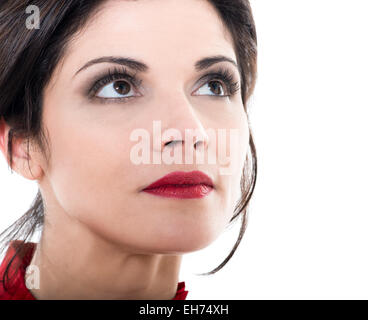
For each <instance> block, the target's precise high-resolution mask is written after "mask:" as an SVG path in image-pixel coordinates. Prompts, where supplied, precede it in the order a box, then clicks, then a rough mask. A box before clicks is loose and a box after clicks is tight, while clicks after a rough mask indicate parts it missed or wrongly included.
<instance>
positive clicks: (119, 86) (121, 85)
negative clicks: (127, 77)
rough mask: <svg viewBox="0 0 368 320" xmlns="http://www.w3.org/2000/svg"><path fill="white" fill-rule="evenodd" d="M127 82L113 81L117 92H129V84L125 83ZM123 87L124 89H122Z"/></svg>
mask: <svg viewBox="0 0 368 320" xmlns="http://www.w3.org/2000/svg"><path fill="white" fill-rule="evenodd" d="M126 84H127V82H125V81H117V82H115V83H114V89H115V90H116V91H117V92H118V93H119V94H122V95H124V94H127V93H128V92H129V84H128V85H126ZM124 89H125V90H124Z"/></svg>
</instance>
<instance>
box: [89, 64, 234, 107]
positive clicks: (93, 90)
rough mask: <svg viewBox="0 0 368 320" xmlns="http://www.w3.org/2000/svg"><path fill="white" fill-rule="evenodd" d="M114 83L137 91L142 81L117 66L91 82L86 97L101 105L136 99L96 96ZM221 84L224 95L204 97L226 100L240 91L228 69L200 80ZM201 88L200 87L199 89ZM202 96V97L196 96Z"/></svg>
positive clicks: (222, 68) (218, 70) (221, 68)
mask: <svg viewBox="0 0 368 320" xmlns="http://www.w3.org/2000/svg"><path fill="white" fill-rule="evenodd" d="M114 81H123V82H127V83H129V84H131V85H132V86H133V89H137V88H139V87H140V85H141V83H142V80H141V79H139V78H138V77H137V72H136V73H134V74H133V73H130V72H129V71H128V70H127V69H126V68H125V67H124V66H119V67H118V66H115V67H114V68H112V69H111V68H109V69H108V70H107V72H106V73H105V74H102V75H98V76H97V78H95V79H94V80H92V81H91V84H89V85H88V87H87V90H86V92H85V95H86V96H87V97H88V99H89V100H91V101H94V100H97V101H99V102H101V103H110V102H111V103H114V102H115V103H121V102H126V101H127V100H129V99H131V98H135V97H136V96H129V97H121V98H102V97H98V96H96V94H97V93H98V92H99V91H100V90H101V89H102V88H103V87H104V86H106V85H108V84H111V83H113V82H114ZM214 81H215V82H220V83H221V85H222V86H223V88H224V91H225V92H224V95H216V94H214V95H203V96H207V97H208V96H210V97H215V98H216V97H217V98H226V97H232V96H234V95H235V94H236V93H237V92H238V91H239V90H240V85H239V82H238V81H236V80H235V76H234V74H233V72H232V71H230V70H229V69H227V68H224V67H219V68H217V69H214V70H213V71H209V72H208V73H206V74H205V75H203V76H202V77H200V79H199V80H198V82H200V83H201V86H203V85H204V84H206V83H210V82H214ZM198 88H200V87H198ZM196 96H201V95H196Z"/></svg>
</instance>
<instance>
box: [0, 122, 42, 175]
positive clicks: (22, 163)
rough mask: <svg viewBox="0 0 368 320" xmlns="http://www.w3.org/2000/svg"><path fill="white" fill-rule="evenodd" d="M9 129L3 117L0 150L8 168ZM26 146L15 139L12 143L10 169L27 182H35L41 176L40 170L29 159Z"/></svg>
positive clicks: (0, 125) (0, 131)
mask: <svg viewBox="0 0 368 320" xmlns="http://www.w3.org/2000/svg"><path fill="white" fill-rule="evenodd" d="M9 130H10V127H9V125H7V124H6V122H5V120H4V118H3V117H1V118H0V149H1V152H2V153H3V155H4V157H5V159H6V160H7V163H8V164H9V166H11V164H10V159H9V157H8V134H9ZM26 149H27V144H26V143H25V142H24V141H23V140H21V139H17V138H13V141H12V160H13V163H12V166H11V167H12V169H13V170H14V171H16V172H17V173H18V174H20V175H22V176H23V177H24V178H26V179H29V180H37V179H39V178H40V177H41V175H42V172H43V171H42V168H41V167H40V166H39V165H38V164H37V163H35V161H33V159H31V158H30V156H29V154H28V152H27V151H26Z"/></svg>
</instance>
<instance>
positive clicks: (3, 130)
mask: <svg viewBox="0 0 368 320" xmlns="http://www.w3.org/2000/svg"><path fill="white" fill-rule="evenodd" d="M8 132H9V127H8V125H7V124H6V122H5V120H4V118H3V117H0V150H1V152H2V153H3V155H4V157H5V158H6V155H7V148H8V146H7V144H8V143H7V141H8V139H7V136H8Z"/></svg>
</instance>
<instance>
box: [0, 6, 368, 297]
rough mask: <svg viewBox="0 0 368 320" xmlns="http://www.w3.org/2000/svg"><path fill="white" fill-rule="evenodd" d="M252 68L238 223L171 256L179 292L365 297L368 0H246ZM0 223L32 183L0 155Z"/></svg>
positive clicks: (23, 204) (24, 200) (23, 203)
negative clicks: (244, 206) (245, 209)
mask: <svg viewBox="0 0 368 320" xmlns="http://www.w3.org/2000/svg"><path fill="white" fill-rule="evenodd" d="M251 3H252V7H253V13H254V16H255V21H256V26H257V33H258V43H259V69H258V70H259V72H258V82H257V87H256V91H255V94H254V96H253V98H252V100H251V102H250V123H251V127H252V130H253V133H254V138H255V143H256V147H257V153H258V168H259V169H258V170H259V171H258V180H257V186H256V191H255V194H254V198H253V200H252V201H251V207H250V212H249V216H248V218H249V220H248V227H247V230H246V233H245V236H244V238H243V241H242V243H241V245H240V247H239V248H238V251H237V252H236V253H235V255H234V257H233V258H232V259H231V260H230V261H229V263H228V264H227V265H226V266H225V268H224V269H223V270H221V271H219V273H217V274H216V275H214V276H208V277H200V276H196V275H195V273H200V272H205V271H210V270H211V269H212V268H214V267H215V266H217V265H218V264H219V263H220V262H221V261H222V259H223V258H225V257H226V255H227V253H228V252H229V251H230V249H231V248H232V245H233V243H234V242H235V240H236V236H237V234H238V226H234V227H233V228H229V229H228V230H227V231H225V233H224V234H223V236H222V237H220V238H219V239H218V240H217V241H216V242H215V243H213V245H211V246H210V247H208V248H206V249H204V250H201V251H198V252H195V253H191V254H188V255H186V256H184V258H183V265H182V270H181V274H180V280H181V281H185V282H186V286H187V289H188V290H189V294H188V299H225V300H226V299H368V255H367V245H368V216H367V214H368V206H367V181H368V174H367V173H368V170H367V168H366V167H367V163H368V161H367V160H368V153H367V151H366V150H367V146H366V145H367V144H366V138H367V137H368V127H367V125H366V124H367V123H368V111H367V110H368V97H367V92H368V90H367V87H368V85H367V75H368V62H367V59H368V44H367V42H368V40H367V38H368V37H367V31H368V20H367V18H366V15H367V12H368V3H367V1H366V0H352V1H346V0H345V1H342V0H277V1H272V0H253V1H251ZM0 179H1V183H0V199H1V203H0V213H1V214H0V230H3V229H4V228H5V227H6V226H8V224H9V223H10V222H11V221H14V220H15V219H16V218H17V217H19V216H20V215H21V214H22V213H23V212H24V211H25V210H27V209H28V207H29V205H30V203H31V201H32V200H33V198H34V196H35V194H36V191H37V185H35V184H34V183H33V182H29V181H26V180H24V179H23V178H22V177H20V176H18V175H17V174H16V173H14V174H13V175H10V173H9V170H8V169H7V165H6V163H5V160H4V159H3V158H1V160H0Z"/></svg>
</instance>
